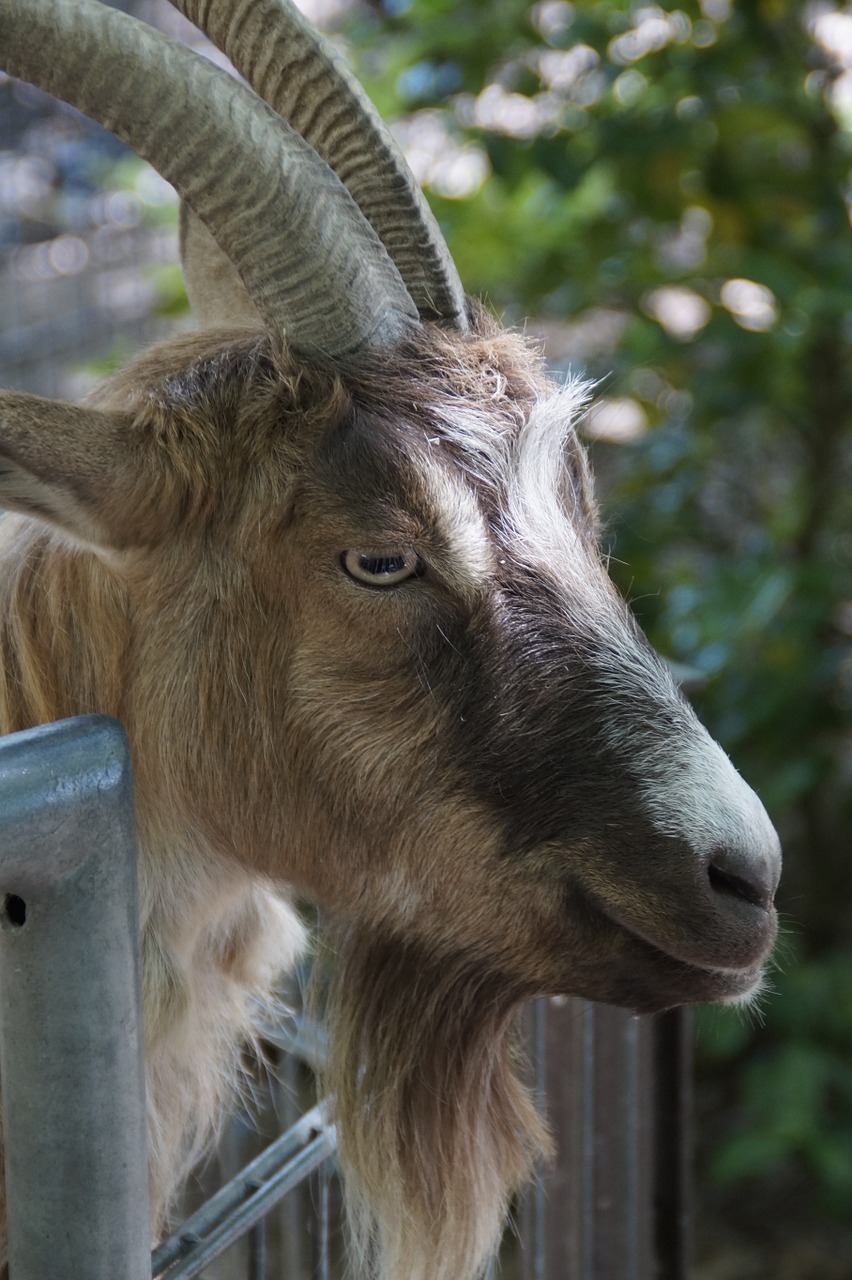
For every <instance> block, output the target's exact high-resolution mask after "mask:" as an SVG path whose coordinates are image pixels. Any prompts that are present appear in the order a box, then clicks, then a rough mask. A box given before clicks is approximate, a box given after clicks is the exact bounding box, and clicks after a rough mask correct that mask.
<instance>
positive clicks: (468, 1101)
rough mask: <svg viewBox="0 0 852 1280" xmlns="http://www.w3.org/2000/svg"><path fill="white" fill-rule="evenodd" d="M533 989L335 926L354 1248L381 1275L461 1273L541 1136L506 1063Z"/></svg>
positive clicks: (334, 1031) (475, 1269) (331, 1072)
mask: <svg viewBox="0 0 852 1280" xmlns="http://www.w3.org/2000/svg"><path fill="white" fill-rule="evenodd" d="M530 994H531V992H529V991H527V990H524V989H522V988H521V987H520V986H518V985H517V984H515V983H513V982H511V981H510V980H509V979H507V978H506V977H504V976H501V975H499V974H495V972H494V970H493V968H491V967H489V966H488V965H487V964H486V963H477V961H476V960H472V959H471V958H470V957H469V956H468V957H460V956H459V957H457V956H442V955H439V954H430V953H429V952H428V951H427V950H426V949H425V948H424V947H423V946H422V945H415V946H412V945H410V944H408V943H407V942H405V941H403V940H402V939H399V938H391V937H382V936H373V935H371V934H368V933H365V932H362V931H360V930H358V929H351V930H348V931H344V933H343V934H342V936H341V939H340V944H339V954H338V955H337V956H336V960H335V967H334V977H333V980H332V987H331V996H330V1001H329V1023H330V1043H331V1047H332V1058H331V1062H330V1064H329V1067H328V1071H327V1077H326V1081H325V1083H326V1084H327V1087H328V1089H329V1091H330V1092H331V1093H332V1094H333V1095H334V1097H335V1105H336V1113H337V1116H338V1120H339V1124H340V1130H341V1163H342V1167H343V1169H344V1172H345V1174H346V1179H347V1197H348V1209H349V1216H350V1224H351V1231H352V1238H353V1244H354V1259H355V1262H356V1265H360V1267H361V1268H363V1272H364V1274H366V1275H376V1276H378V1277H381V1280H468V1278H469V1277H474V1276H476V1275H479V1274H480V1273H481V1271H482V1270H483V1268H484V1267H485V1265H486V1264H487V1262H488V1261H489V1259H490V1258H491V1257H492V1255H493V1254H494V1252H495V1250H496V1248H497V1246H498V1244H499V1241H500V1235H501V1231H502V1227H503V1225H504V1222H505V1218H506V1213H507V1209H508V1204H509V1199H510V1197H511V1195H512V1193H513V1192H514V1191H515V1190H517V1188H518V1187H519V1186H520V1185H521V1184H522V1183H523V1182H524V1181H525V1180H526V1179H527V1178H529V1176H530V1175H531V1173H532V1171H533V1167H534V1164H535V1162H536V1160H537V1159H539V1158H540V1157H542V1156H546V1155H548V1154H549V1152H550V1143H549V1139H548V1136H547V1133H546V1131H545V1129H544V1126H543V1124H542V1122H541V1119H540V1117H539V1116H538V1114H537V1112H536V1110H535V1107H534V1105H533V1103H532V1100H531V1098H530V1096H529V1094H528V1092H527V1090H526V1089H525V1088H524V1086H523V1085H522V1084H521V1083H520V1080H519V1079H518V1075H517V1064H516V1062H515V1061H514V1057H515V1045H514V1030H515V1023H516V1020H517V1013H518V1011H519V1008H520V1006H521V1004H522V1003H523V1001H524V1000H525V998H526V997H527V996H529V995H530Z"/></svg>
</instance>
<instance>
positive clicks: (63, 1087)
mask: <svg viewBox="0 0 852 1280" xmlns="http://www.w3.org/2000/svg"><path fill="white" fill-rule="evenodd" d="M136 935H137V917H136V887H135V860H134V833H133V810H132V794H131V782H130V772H129V762H128V752H127V744H126V741H125V738H124V734H123V731H122V730H121V727H120V726H119V725H118V724H116V722H114V721H111V720H108V719H106V718H104V717H94V716H87V717H81V718H79V719H77V720H72V721H64V722H61V723H59V724H56V725H51V726H45V727H43V728H39V729H34V730H30V731H28V732H26V733H20V734H13V735H10V736H9V737H7V738H4V739H0V1078H2V1084H3V1110H4V1130H5V1144H6V1150H5V1160H6V1178H7V1198H8V1217H9V1262H10V1276H11V1280H116V1278H117V1277H121V1278H122V1280H147V1277H149V1276H150V1275H152V1274H153V1275H154V1276H161V1277H162V1278H163V1280H189V1277H193V1276H200V1275H205V1276H209V1277H210V1280H214V1278H215V1280H219V1277H220V1276H221V1277H223V1278H224V1277H225V1276H227V1277H228V1280H230V1278H231V1277H236V1276H240V1277H245V1278H246V1280H273V1277H275V1280H279V1278H280V1277H282V1276H284V1275H285V1274H286V1276H287V1280H301V1277H303V1276H304V1277H311V1278H312V1280H329V1277H330V1275H331V1274H332V1273H334V1274H336V1273H337V1270H338V1269H339V1268H338V1265H337V1258H336V1255H335V1257H334V1258H332V1256H331V1250H330V1246H329V1239H330V1229H329V1212H330V1210H329V1206H330V1201H331V1200H332V1198H333V1197H332V1191H331V1183H330V1176H331V1171H330V1165H331V1164H332V1157H333V1153H334V1149H335V1136H334V1128H333V1125H332V1123H331V1121H330V1118H329V1114H328V1108H327V1106H326V1104H324V1103H320V1104H318V1105H317V1106H314V1107H312V1108H311V1109H309V1110H308V1111H307V1112H306V1114H304V1115H301V1116H299V1117H297V1118H296V1119H295V1121H294V1123H292V1124H290V1125H289V1127H288V1128H287V1130H286V1132H285V1133H284V1134H282V1135H281V1136H279V1137H277V1138H276V1139H275V1140H274V1141H273V1142H272V1143H271V1144H270V1145H269V1146H268V1147H267V1148H266V1149H265V1150H264V1151H262V1152H260V1153H259V1154H257V1155H254V1156H253V1158H251V1159H250V1160H249V1162H248V1163H247V1164H246V1165H245V1167H243V1168H241V1169H240V1170H239V1171H238V1172H237V1173H236V1174H235V1175H234V1176H232V1177H230V1178H229V1179H228V1180H226V1181H225V1185H223V1186H222V1187H221V1188H220V1189H218V1190H216V1191H215V1192H214V1193H213V1194H212V1195H210V1196H209V1197H208V1198H207V1200H205V1202H204V1203H203V1204H202V1205H201V1206H200V1207H199V1208H197V1209H196V1210H195V1212H194V1213H192V1214H190V1216H189V1217H188V1218H187V1219H186V1221H184V1222H183V1223H182V1225H181V1226H180V1227H178V1228H177V1229H176V1230H175V1231H174V1232H173V1234H172V1235H171V1236H169V1238H168V1239H167V1240H165V1241H163V1243H162V1244H161V1245H159V1246H158V1248H157V1249H156V1250H155V1251H154V1254H153V1258H152V1257H151V1255H150V1252H149V1241H148V1212H147V1186H146V1179H145V1170H146V1151H145V1110H144V1086H143V1074H142V1051H141V1043H142V1041H141V1025H140V1017H141V1015H140V1005H139V961H138V951H137V947H136ZM527 1021H528V1026H527V1034H528V1040H529V1045H530V1057H531V1061H532V1063H533V1071H534V1085H535V1089H536V1092H537V1094H538V1097H539V1101H540V1105H541V1106H542V1108H543V1109H544V1110H545V1111H546V1113H547V1115H548V1119H549V1121H550V1124H551V1127H552V1128H553V1130H554V1134H555V1137H556V1142H557V1148H558V1153H559V1154H558V1156H557V1160H556V1163H555V1165H554V1166H553V1167H552V1168H551V1169H548V1170H545V1171H543V1172H542V1174H541V1177H540V1179H539V1181H538V1183H537V1185H536V1186H535V1188H534V1189H533V1190H532V1191H531V1192H530V1193H528V1194H527V1195H526V1196H525V1197H524V1198H523V1200H522V1202H521V1203H520V1204H519V1205H518V1206H517V1209H516V1214H515V1224H514V1230H513V1232H511V1233H509V1234H508V1235H507V1240H506V1245H505V1249H504V1256H503V1258H502V1260H501V1263H502V1269H501V1274H502V1275H504V1276H506V1277H508V1278H509V1280H685V1278H686V1276H687V1275H688V1271H689V1242H690V1208H691V1205H690V1177H689V1132H688V1130H689V1125H688V1118H689V1080H690V1066H689V1035H688V1021H687V1020H686V1019H685V1017H684V1015H682V1014H680V1013H674V1014H665V1015H662V1016H660V1017H657V1018H636V1017H632V1016H631V1015H629V1014H627V1013H625V1012H623V1011H621V1010H617V1009H611V1008H607V1007H605V1006H601V1005H594V1004H590V1003H588V1002H585V1001H581V1000H573V999H550V1000H540V1001H538V1002H537V1003H536V1004H535V1005H534V1006H532V1008H531V1009H530V1011H529V1014H528V1016H527ZM270 1040H271V1042H273V1047H275V1046H277V1048H279V1049H281V1050H283V1051H285V1053H289V1054H290V1055H291V1056H290V1057H289V1058H287V1059H285V1062H295V1061H296V1059H297V1058H300V1057H301V1058H308V1059H309V1058H310V1056H311V1053H312V1052H315V1051H316V1045H317V1043H318V1040H317V1036H316V1034H315V1033H314V1032H311V1031H310V1029H308V1030H307V1031H306V1030H305V1027H304V1024H302V1023H300V1022H299V1021H298V1020H296V1021H294V1023H293V1027H292V1029H287V1028H284V1029H280V1028H279V1029H270ZM292 1092H293V1091H292V1090H291V1091H290V1101H289V1103H288V1104H287V1106H288V1107H289V1109H290V1110H291V1111H292V1106H293V1104H292ZM306 1179H313V1182H312V1184H311V1187H312V1190H311V1191H306V1189H305V1186H306ZM297 1187H298V1188H300V1191H299V1192H298V1194H299V1195H301V1196H302V1199H301V1200H300V1201H299V1205H298V1212H290V1213H289V1215H288V1216H287V1217H286V1220H285V1221H284V1223H283V1224H282V1223H281V1222H280V1221H279V1223H278V1225H277V1227H276V1230H277V1231H278V1233H279V1235H280V1233H281V1230H282V1229H283V1230H284V1231H285V1232H290V1233H299V1232H304V1231H305V1230H308V1231H313V1233H314V1234H313V1240H312V1243H311V1245H310V1248H308V1247H307V1246H305V1245H303V1244H302V1243H300V1242H299V1241H298V1240H297V1239H296V1238H295V1235H294V1238H293V1239H291V1240H290V1241H289V1242H287V1247H286V1250H285V1251H284V1252H285V1253H286V1257H287V1259H288V1261H287V1262H286V1263H285V1264H282V1263H281V1262H280V1261H278V1262H276V1261H274V1260H273V1258H272V1256H271V1253H269V1251H268V1250H267V1226H266V1224H267V1222H268V1221H271V1214H272V1211H273V1210H274V1209H275V1208H276V1206H279V1205H282V1203H283V1202H284V1201H285V1197H288V1196H289V1199H290V1200H292V1195H291V1194H290V1193H292V1192H293V1190H294V1188H297ZM288 1202H289V1201H288ZM283 1207H284V1208H285V1209H286V1204H283ZM309 1218H312V1222H309V1221H308V1219H309ZM246 1237H248V1240H249V1246H248V1248H247V1249H244V1251H243V1256H242V1257H241V1258H240V1260H239V1262H230V1263H228V1265H227V1270H226V1271H220V1270H218V1269H217V1267H218V1264H217V1262H216V1260H217V1259H219V1258H220V1256H221V1255H223V1254H225V1253H226V1251H228V1250H231V1249H232V1246H233V1245H234V1244H235V1243H236V1242H238V1241H239V1240H241V1239H244V1238H246ZM338 1252H339V1250H338ZM282 1256H283V1254H282V1250H281V1249H278V1250H277V1251H276V1257H277V1258H279V1259H280V1258H281V1257H282ZM293 1259H296V1260H297V1261H296V1262H294V1261H293ZM211 1264H212V1266H211ZM273 1268H274V1269H273Z"/></svg>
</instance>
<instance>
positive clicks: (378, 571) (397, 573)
mask: <svg viewBox="0 0 852 1280" xmlns="http://www.w3.org/2000/svg"><path fill="white" fill-rule="evenodd" d="M340 563H341V566H342V568H343V571H344V573H347V574H348V575H349V577H350V578H354V580H355V581H356V582H360V583H362V584H363V585H364V586H366V587H398V586H399V585H400V583H402V582H407V581H408V579H409V578H415V577H417V575H418V574H419V573H421V572H422V565H421V563H420V558H419V556H417V555H415V553H414V552H413V551H393V552H391V553H390V554H389V555H373V554H372V553H371V552H369V551H344V553H343V555H342V556H341V557H340Z"/></svg>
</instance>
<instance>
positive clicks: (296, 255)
mask: <svg viewBox="0 0 852 1280" xmlns="http://www.w3.org/2000/svg"><path fill="white" fill-rule="evenodd" d="M0 30H2V41H0V62H2V66H3V68H4V70H6V71H7V72H8V73H9V74H10V75H13V76H18V77H19V78H21V79H23V80H28V81H30V82H31V83H32V84H36V85H38V86H39V87H40V88H42V89H45V90H47V91H48V92H49V93H52V94H54V95H55V96H56V97H58V98H61V99H63V100H64V101H65V102H68V103H70V104H71V105H73V106H75V107H77V108H78V109H79V110H81V111H83V112H85V114H86V115H89V116H91V117H92V118H93V119H95V120H97V121H98V122H99V123H100V124H102V125H104V126H105V127H106V128H108V129H110V130H111V131H112V132H113V133H115V134H116V135H117V136H118V137H120V138H122V139H123V140H124V141H125V142H127V143H129V144H130V146H132V147H133V148H134V149H135V150H136V151H138V152H139V154H140V155H141V156H143V157H144V158H145V159H146V160H149V161H150V163H151V164H153V165H154V167H155V168H156V169H157V170H158V171H159V172H160V173H161V174H162V176H163V177H164V178H166V179H167V181H169V182H171V183H172V184H173V185H174V186H175V187H176V188H177V190H178V192H179V193H180V195H181V196H182V197H183V198H184V199H185V200H186V202H187V204H188V205H189V207H190V208H191V209H192V210H193V212H194V213H195V214H196V215H197V216H198V217H199V218H200V219H201V221H202V222H203V223H204V224H205V225H206V226H207V228H208V230H209V231H210V232H211V234H212V235H213V237H214V238H215V240H216V242H217V244H218V245H219V247H220V248H221V249H222V251H223V252H224V253H225V254H226V255H227V257H228V258H229V259H230V260H231V261H232V262H233V264H234V266H235V267H236V268H237V270H238V271H239V274H240V276H241V277H242V279H243V281H244V282H245V285H246V288H247V290H248V293H249V295H250V297H251V299H252V301H253V303H254V304H255V306H256V307H257V309H258V311H259V312H260V314H261V316H262V317H263V320H264V322H265V323H266V324H267V326H268V327H269V328H270V329H271V330H272V331H274V332H280V331H286V332H287V335H288V338H289V340H290V342H291V343H292V344H293V346H295V347H296V348H297V349H298V350H300V351H303V352H305V353H307V354H324V355H328V356H331V357H343V356H347V355H350V354H352V353H354V352H357V351H358V350H360V349H362V348H364V347H366V346H380V345H387V344H390V343H393V342H394V341H396V340H397V339H399V338H400V337H402V336H403V335H404V334H405V333H408V332H410V331H411V329H412V327H414V326H416V325H417V324H418V323H419V316H418V312H417V308H416V306H415V304H414V302H413V301H412V299H411V296H410V294H409V293H408V290H407V289H406V287H405V285H404V284H403V282H402V279H401V277H400V275H399V272H398V270H397V268H396V267H395V266H394V264H393V262H392V261H391V259H390V257H389V255H388V253H387V251H386V249H385V248H384V246H383V245H382V243H381V241H380V239H379V237H378V235H377V234H376V232H375V231H374V230H373V228H372V227H371V226H370V224H369V222H368V221H367V219H366V218H365V217H364V215H363V214H362V213H361V211H360V209H359V208H358V206H357V204H356V203H355V201H354V200H353V198H352V196H350V194H349V192H348V191H347V190H346V188H345V186H344V185H343V183H342V182H341V180H340V179H339V178H338V177H337V175H336V174H335V173H333V172H332V170H331V169H330V168H329V166H328V165H327V164H326V163H325V162H324V161H323V160H322V159H321V158H320V157H319V156H318V155H317V153H316V152H315V151H314V149H313V148H312V147H311V146H310V144H309V143H307V142H305V141H304V139H302V138H301V137H300V136H299V135H298V134H297V133H296V131H295V130H294V129H292V128H291V127H290V126H289V125H288V124H287V123H286V122H285V121H283V120H281V119H279V117H278V116H277V115H276V114H275V112H274V111H272V110H271V109H270V108H269V107H268V106H267V105H266V104H265V103H264V102H262V101H261V100H260V98H258V97H257V95H256V94H254V93H253V92H252V91H251V89H249V88H247V87H246V86H245V85H241V84H239V83H238V82H237V81H235V80H234V79H233V77H231V76H229V75H228V74H227V73H226V72H224V71H222V70H221V68H218V67H215V66H213V65H212V64H211V63H210V62H209V61H208V60H207V59H206V58H202V57H201V56H199V55H198V54H195V53H193V52H192V51H191V50H188V49H185V48H184V47H183V46H182V45H180V44H178V43H177V42H176V41H173V40H170V39H168V38H167V37H166V36H164V35H162V33H160V32H157V31H154V30H152V28H150V27H148V26H146V25H145V24H144V23H141V22H137V21H136V20H135V19H133V18H130V17H128V16H127V15H126V14H124V13H120V12H118V11H116V10H114V9H110V8H107V7H106V6H104V5H102V4H100V3H98V0H26V2H25V3H22V0H0Z"/></svg>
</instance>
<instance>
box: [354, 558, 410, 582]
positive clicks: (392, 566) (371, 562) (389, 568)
mask: <svg viewBox="0 0 852 1280" xmlns="http://www.w3.org/2000/svg"><path fill="white" fill-rule="evenodd" d="M359 563H360V565H361V568H362V569H363V570H364V572H365V573H371V574H373V575H374V577H377V578H378V577H380V576H382V575H385V576H387V575H388V574H391V573H399V572H400V570H401V569H404V568H405V557H404V556H361V559H360V562H359Z"/></svg>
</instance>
